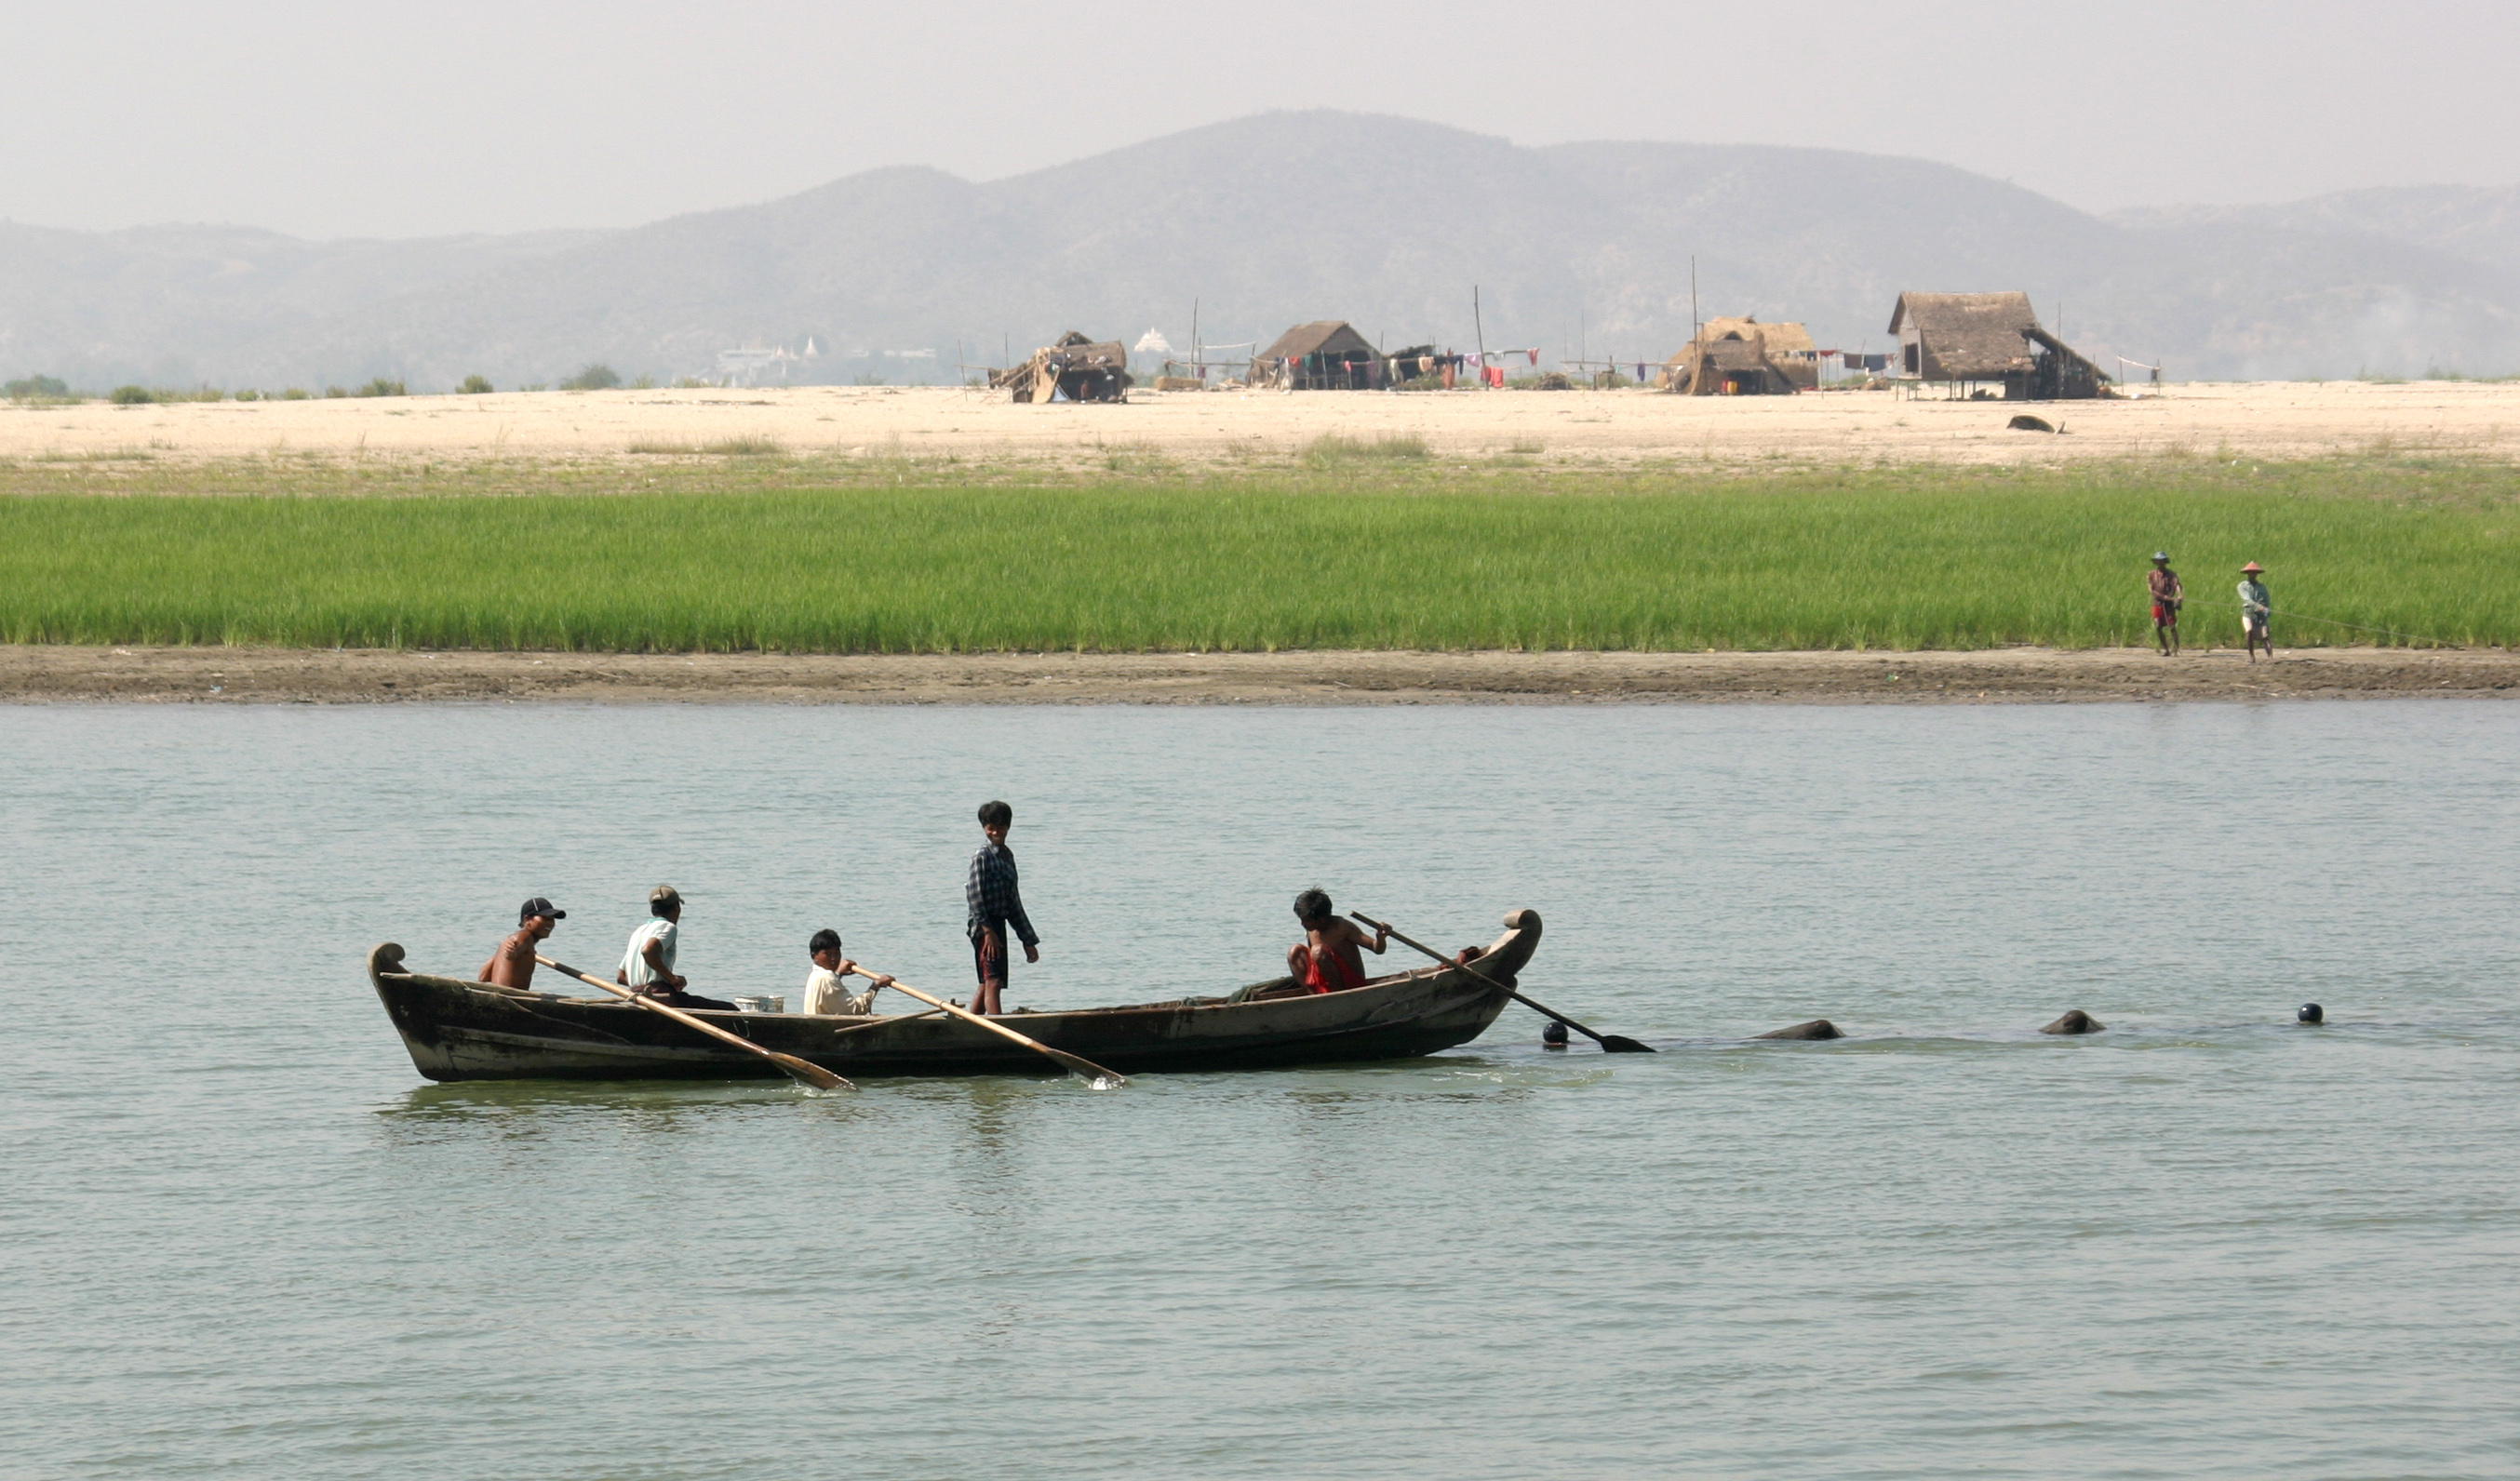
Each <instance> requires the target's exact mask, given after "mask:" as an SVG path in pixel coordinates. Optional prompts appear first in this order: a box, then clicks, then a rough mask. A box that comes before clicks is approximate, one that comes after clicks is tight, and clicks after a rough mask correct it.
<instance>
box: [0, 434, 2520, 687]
mask: <svg viewBox="0 0 2520 1481" xmlns="http://www.w3.org/2000/svg"><path fill="white" fill-rule="evenodd" d="M1369 463H1370V466H1368V465H1367V464H1360V465H1359V466H1357V467H1354V468H1347V469H1342V468H1338V467H1324V466H1321V465H1320V463H1319V462H1318V461H1317V462H1316V463H1315V464H1314V465H1313V466H1310V467H1302V466H1299V467H1294V468H1289V469H1284V470H1276V471H1265V470H1264V471H1255V472H1254V473H1253V474H1251V475H1249V476H1245V477H1240V478H1229V479H1206V480H1199V481H1186V480H1183V479H1181V478H1179V477H1176V476H1169V475H1167V474H1166V473H1165V471H1163V470H1161V469H1154V470H1151V471H1144V472H1141V473H1136V474H1133V473H1131V472H1129V471H1120V470H1115V471H1112V472H1111V473H1110V474H1109V475H1108V476H1106V477H1104V478H1102V479H1100V480H1093V481H1087V482H1083V483H1064V484H1061V485H1058V486H1043V485H1040V484H1037V483H1036V484H1026V483H1021V482H1014V483H1007V484H1003V485H996V486H972V485H971V484H969V483H967V482H962V481H958V480H957V479H956V478H955V477H954V475H953V472H952V470H951V469H950V468H938V467H932V466H931V467H926V468H922V469H895V470H892V471H889V472H886V471H883V470H879V469H878V470H870V469H868V468H866V467H863V466H855V467H843V468H834V469H829V470H825V469H818V468H815V467H811V466H804V465H797V464H792V463H787V462H783V461H780V460H774V459H758V460H735V461H732V462H721V463H706V464H689V465H670V466H663V467H660V468H659V469H658V471H655V472H652V473H650V472H644V471H643V472H642V473H641V474H639V478H640V479H642V480H645V481H638V482H633V481H632V480H630V479H629V478H626V477H625V476H623V475H621V474H619V473H617V472H606V471H601V470H594V471H589V470H578V471H564V470H545V471H544V472H543V474H542V475H540V478H539V481H538V482H537V480H536V475H534V474H533V473H532V472H531V471H529V470H528V471H519V470H517V469H516V468H514V467H509V468H507V469H505V470H504V471H498V472H496V473H484V472H480V471H464V470H453V471H443V472H442V473H441V474H440V475H439V476H438V480H437V483H436V486H435V487H434V488H431V487H428V486H427V483H428V479H429V476H430V475H429V474H428V473H427V472H426V471H424V472H421V473H419V474H417V475H415V474H414V473H413V471H411V470H409V469H403V470H400V471H390V472H389V474H388V475H389V476H394V477H399V478H403V479H405V480H406V481H410V480H412V479H414V478H415V476H416V477H417V479H418V482H419V484H420V485H421V486H416V487H407V488H399V487H398V488H396V489H393V490H390V491H394V492H404V493H411V494H417V495H420V497H406V498H376V497H371V495H373V494H374V493H376V492H379V491H380V490H378V489H374V488H360V487H351V486H345V485H344V483H343V480H347V479H353V478H357V477H366V476H371V475H370V474H366V473H359V472H355V471H343V470H341V469H338V468H332V469H325V468H296V469H290V468H286V467H283V468H277V469H274V470H270V471H264V472H261V473H256V472H255V471H253V467H252V466H251V465H242V466H239V467H236V468H228V469H224V470H211V471H201V470H194V471H183V470H167V471H165V472H164V473H163V474H162V477H163V478H164V480H165V485H164V486H165V488H167V489H169V490H171V489H174V488H179V487H199V486H210V487H215V488H216V489H217V491H219V492H222V493H225V494H228V495H231V497H224V498H200V497H188V496H185V495H182V494H177V493H173V492H145V491H130V485H129V484H128V483H126V484H125V485H123V487H124V488H125V490H126V491H125V492H124V493H123V494H122V496H120V497H112V498H99V497H94V496H93V495H86V494H74V493H65V492H42V491H35V492H28V491H24V490H26V489H27V487H28V485H27V483H26V482H25V479H26V478H27V477H29V476H34V475H33V474H29V473H27V472H26V471H23V470H21V471H20V475H19V477H18V478H17V479H15V480H13V482H12V484H11V486H13V487H16V488H18V489H20V490H21V492H19V494H18V495H17V497H14V498H9V499H6V500H0V638H5V639H6V640H7V641H10V642H16V643H213V644H215V643H227V644H278V645H290V646H316V647H327V648H330V647H334V646H348V647H396V646H399V647H408V648H497V649H515V648H526V649H577V650H606V651H625V650H626V651H645V650H663V651H688V650H729V649H772V650H785V651H965V650H978V649H1018V650H1042V649H1078V648H1083V649H1102V650H1138V649H1240V650H1258V649H1285V648H1439V649H1462V648H1586V649H1623V648H1640V649H1666V650H1671V649H1704V648H1720V649H1747V650H1765V649H1814V648H1891V649H1906V648H1980V647H1989V646H1995V645H2001V644H2010V643H2038V644H2050V645H2057V646H2063V647H2088V646H2098V645H2113V644H2127V643H2137V642H2143V641H2148V637H2147V635H2148V626H2147V624H2146V622H2145V620H2144V614H2143V609H2142V605H2141V600H2140V593H2141V577H2142V572H2143V569H2144V557H2145V556H2146V555H2148V554H2149V553H2150V552H2151V551H2152V550H2153V549H2154V548H2155V547H2156V546H2167V547H2168V548H2169V549H2170V550H2171V551H2172V552H2173V553H2174V555H2175V556H2176V557H2177V558H2178V561H2177V563H2178V564H2179V566H2180V567H2181V569H2182V570H2183V572H2184V573H2185V575H2186V576H2187V578H2188V582H2189V588H2190V591H2191V593H2192V594H2193V596H2194V598H2195V600H2194V603H2193V605H2192V606H2191V607H2190V617H2189V628H2190V637H2191V641H2194V642H2203V641H2222V642H2227V643H2228V642H2231V641H2234V640H2235V636H2236V628H2235V625H2234V622H2233V618H2232V615H2231V613H2232V611H2233V609H2234V608H2235V606H2236V604H2235V601H2234V599H2233V597H2232V595H2231V586H2232V583H2233V581H2234V580H2235V579H2236V578H2235V576H2234V574H2233V572H2234V571H2235V569H2236V567H2237V566H2238V565H2239V564H2240V563H2241V562H2242V561H2245V560H2250V559H2255V560H2258V561H2264V562H2265V563H2266V564H2267V565H2268V566H2269V567H2270V569H2271V572H2272V575H2271V580H2270V584H2271V585H2272V587H2273V593H2274V597H2275V603H2276V606H2277V608H2278V610H2279V611H2290V612H2295V613H2300V614H2307V615H2316V616H2319V617H2326V618H2333V619H2338V620H2340V621H2342V622H2347V623H2356V624H2361V625H2362V626H2363V627H2366V628H2379V629H2388V630H2390V631H2391V632H2394V633H2399V634H2408V635H2413V636H2415V637H2417V638H2422V639H2439V640H2443V641H2447V642H2452V643H2457V644H2462V645H2498V646H2499V645H2509V644H2511V643H2513V642H2514V641H2515V640H2520V576H2515V574H2514V571H2515V556H2520V540H2515V539H2514V530H2515V529H2516V528H2520V472H2515V471H2513V470H2510V469H2508V468H2495V467H2491V466H2471V465H2453V466H2425V465H2417V464H2399V463H2389V462H2385V461H2381V460H2362V461H2355V462H2343V463H2334V464H2317V465H2281V466H2258V467H2239V466H2231V467H2225V466H2223V465H2220V464H2214V465H2207V464H2175V465H2174V464H2158V463H2150V462H2147V463H2141V464H2133V463H2130V464H2118V465H2100V466H2092V467H2084V468H2078V469H2072V470H2066V471H2007V470H2000V469H1999V470H1978V471H1955V470H1949V469H1907V470H1889V471H1798V472H1792V473H1782V474H1778V475H1774V476H1764V477H1719V476H1708V475H1704V474H1692V473H1684V472H1679V471H1664V472H1653V471H1645V472H1635V473H1625V474H1617V475H1610V474H1564V473H1557V474H1550V473H1543V472H1541V471H1535V470H1528V469H1519V468H1516V467H1514V466H1513V465H1511V464H1510V463H1509V462H1507V461H1504V460H1499V461H1498V462H1497V463H1496V464H1494V465H1488V466H1482V467H1480V468H1477V469H1474V470H1473V469H1463V468H1458V467H1455V468H1447V467H1441V466H1426V467H1415V466H1398V465H1395V464H1393V463H1392V462H1391V461H1390V460H1369ZM493 476H495V477H497V478H500V479H502V480H508V479H517V478H522V479H525V480H526V481H527V483H529V484H534V485H535V486H541V487H546V488H562V489H568V490H571V492H568V493H566V494H563V495H562V496H554V497H516V496H515V492H516V491H515V490H511V489H507V488H504V487H503V488H500V489H495V490H494V489H489V488H484V487H482V486H481V483H480V480H481V479H484V478H488V477H493ZM257 478H259V479H261V480H262V481H260V482H258V483H257V482H256V481H255V480H256V479H257ZM625 487H626V488H631V489H635V490H636V491H626V492H625V491H619V490H622V489H624V488H625ZM446 490H454V491H446ZM2279 631H2280V635H2281V636H2282V638H2283V639H2284V640H2285V641H2286V642H2287V643H2289V644H2296V645H2298V644H2305V643H2369V642H2389V641H2403V640H2400V639H2392V638H2390V637H2388V636H2386V635H2385V634H2381V633H2373V632H2364V631H2357V630H2355V629H2353V628H2347V627H2340V626H2330V625H2321V624H2317V623H2312V622H2308V621H2306V620H2293V621H2288V622H2284V623H2282V624H2281V626H2280V628H2279Z"/></svg>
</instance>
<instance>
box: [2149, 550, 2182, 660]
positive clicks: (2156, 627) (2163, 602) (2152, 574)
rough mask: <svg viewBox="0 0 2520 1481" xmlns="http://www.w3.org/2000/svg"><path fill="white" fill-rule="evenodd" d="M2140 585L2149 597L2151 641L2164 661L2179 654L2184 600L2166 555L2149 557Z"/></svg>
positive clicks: (2160, 554)
mask: <svg viewBox="0 0 2520 1481" xmlns="http://www.w3.org/2000/svg"><path fill="white" fill-rule="evenodd" d="M2143 585H2144V590H2146V591H2148V592H2150V593H2151V594H2152V637H2153V641H2154V642H2156V643H2158V644H2160V645H2161V656H2163V657H2165V658H2167V657H2169V656H2170V655H2171V654H2173V653H2175V652H2177V651H2179V605H2180V604H2181V603H2182V602H2184V601H2186V600H2187V593H2186V590H2185V589H2184V588H2183V587H2181V586H2180V584H2179V572H2177V571H2175V570H2172V569H2171V568H2170V552H2168V551H2165V550H2157V551H2154V552H2153V553H2152V569H2150V570H2148V571H2145V572H2144V573H2143Z"/></svg>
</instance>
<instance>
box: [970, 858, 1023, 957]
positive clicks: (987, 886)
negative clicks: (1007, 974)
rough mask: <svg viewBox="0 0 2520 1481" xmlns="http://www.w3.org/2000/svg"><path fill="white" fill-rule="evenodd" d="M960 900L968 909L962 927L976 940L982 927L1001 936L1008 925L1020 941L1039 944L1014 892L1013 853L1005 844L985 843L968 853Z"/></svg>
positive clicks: (1019, 896) (1021, 898)
mask: <svg viewBox="0 0 2520 1481" xmlns="http://www.w3.org/2000/svg"><path fill="white" fill-rule="evenodd" d="M963 904H964V907H965V908H966V910H967V916H966V917H965V919H964V921H963V929H964V931H965V933H967V935H969V936H970V938H971V939H972V940H974V941H977V940H979V939H980V932H982V931H984V930H994V931H997V932H999V934H1000V936H1001V938H1002V939H1003V937H1004V934H1005V932H1006V928H1007V927H1008V926H1010V925H1012V926H1013V927H1014V928H1015V936H1016V938H1017V939H1019V940H1021V941H1022V942H1023V944H1024V945H1026V946H1039V945H1040V944H1041V937H1040V936H1039V935H1037V934H1035V933H1034V931H1033V928H1032V921H1031V920H1027V919H1025V917H1024V908H1023V896H1021V895H1019V894H1017V893H1015V856H1014V853H1013V851H1012V850H1011V849H1009V848H1008V847H1007V846H1006V845H1005V844H1003V843H991V844H988V845H986V846H985V847H983V848H982V849H981V850H980V851H979V852H978V853H976V854H973V855H972V856H971V876H970V877H969V878H968V879H966V880H965V881H964V882H963Z"/></svg>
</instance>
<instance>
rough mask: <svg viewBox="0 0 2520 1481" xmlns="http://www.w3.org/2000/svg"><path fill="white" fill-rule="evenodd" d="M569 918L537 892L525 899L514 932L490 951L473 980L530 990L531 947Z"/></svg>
mask: <svg viewBox="0 0 2520 1481" xmlns="http://www.w3.org/2000/svg"><path fill="white" fill-rule="evenodd" d="M567 919H568V912H566V911H564V910H556V909H554V908H553V907H552V903H551V902H550V901H549V900H546V899H544V898H543V897H542V896H540V895H536V896H534V897H533V898H532V899H530V900H528V901H526V902H525V903H524V904H523V905H522V906H521V907H519V908H518V909H517V933H516V934H515V935H513V936H510V937H508V938H507V939H506V940H504V941H502V942H500V943H499V945H498V949H497V950H495V951H493V952H491V953H490V960H489V961H487V962H484V963H482V964H481V975H480V976H479V977H478V978H477V979H475V980H477V981H482V982H487V983H489V984H490V985H491V986H492V987H513V988H516V989H517V991H519V992H531V991H532V990H533V986H534V947H535V946H536V945H537V944H539V943H540V942H542V941H543V940H545V939H547V938H548V937H549V936H550V935H551V933H552V927H553V926H555V925H557V924H559V923H560V922H561V921H562V920H567Z"/></svg>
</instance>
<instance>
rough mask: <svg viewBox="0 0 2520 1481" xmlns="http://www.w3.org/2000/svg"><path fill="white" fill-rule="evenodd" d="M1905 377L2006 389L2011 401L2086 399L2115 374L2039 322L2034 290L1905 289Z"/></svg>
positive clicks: (1898, 331)
mask: <svg viewBox="0 0 2520 1481" xmlns="http://www.w3.org/2000/svg"><path fill="white" fill-rule="evenodd" d="M1890 333H1891V334H1892V335H1895V336H1897V337H1898V340H1899V366H1898V372H1897V374H1898V376H1899V378H1900V379H1901V380H1903V381H1912V382H1914V383H1917V384H1926V383H1940V384H1943V385H1947V386H1949V387H1951V389H1952V391H1953V393H1954V394H1956V395H1972V394H1980V393H1984V392H1985V391H1986V390H1988V389H1989V388H1991V387H1993V386H1997V385H2001V386H2002V387H2003V399H2004V400H2006V401H2086V400H2090V399H2092V398H2093V397H2096V396H2105V395H2107V394H2108V393H2109V392H2108V385H2109V377H2108V376H2106V375H2105V374H2103V373H2102V372H2101V370H2100V368H2099V367H2098V366H2096V365H2093V363H2092V362H2091V361H2090V360H2088V359H2086V358H2085V357H2084V356H2082V355H2081V354H2078V353H2076V352H2075V350H2074V349H2073V347H2072V346H2070V345H2068V344H2067V343H2066V342H2065V341H2064V340H2062V339H2059V338H2057V337H2055V336H2054V335H2051V334H2049V333H2048V331H2047V330H2046V329H2045V328H2043V327H2042V326H2041V325H2040V323H2039V315H2038V314H2037V313H2036V312H2035V311H2033V310H2032V308H2031V306H2030V295H2029V294H2028V293H1913V292H1911V293H1901V294H1900V295H1899V306H1898V307H1897V308H1896V309H1894V310H1892V311H1891V314H1890Z"/></svg>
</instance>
